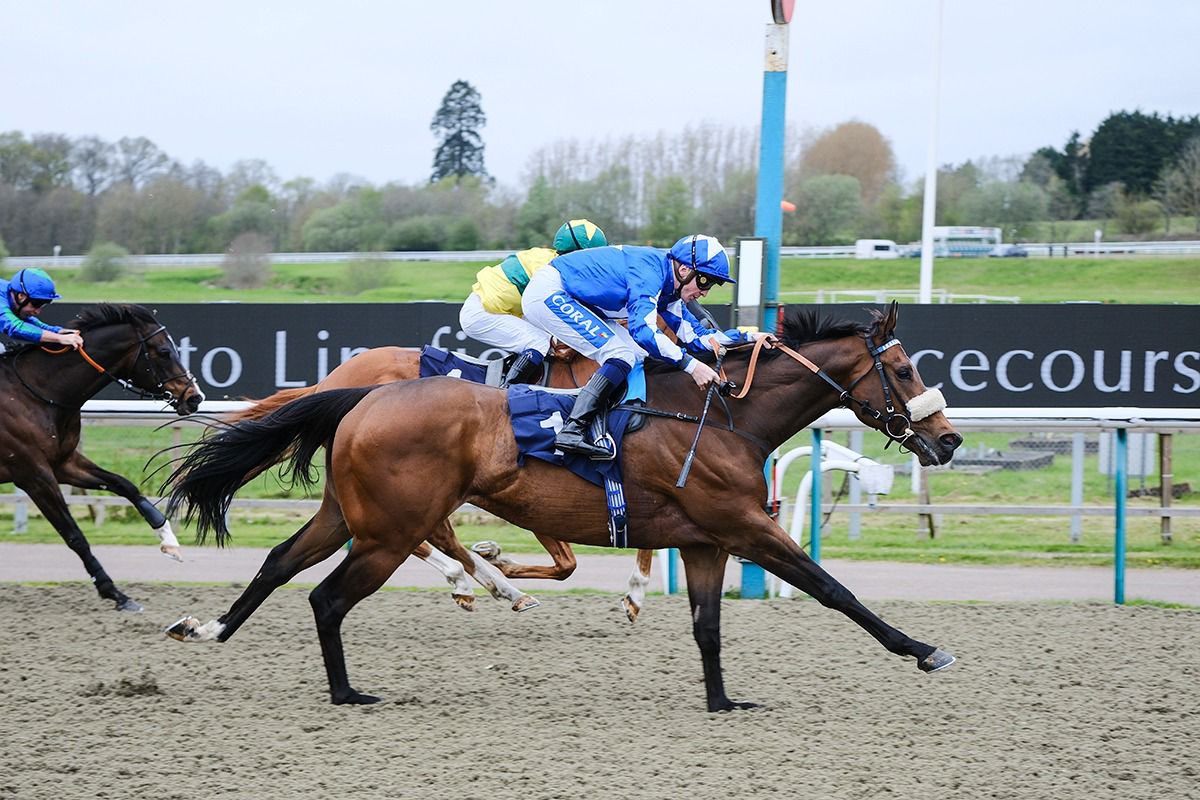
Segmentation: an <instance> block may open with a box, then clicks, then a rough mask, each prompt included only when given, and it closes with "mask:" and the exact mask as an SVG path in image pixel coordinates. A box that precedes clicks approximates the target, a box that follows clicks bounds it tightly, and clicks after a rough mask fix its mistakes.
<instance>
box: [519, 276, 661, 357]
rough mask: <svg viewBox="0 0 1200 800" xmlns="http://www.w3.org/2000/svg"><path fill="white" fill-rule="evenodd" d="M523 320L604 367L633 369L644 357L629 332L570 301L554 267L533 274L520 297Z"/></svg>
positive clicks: (581, 305)
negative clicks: (615, 363)
mask: <svg viewBox="0 0 1200 800" xmlns="http://www.w3.org/2000/svg"><path fill="white" fill-rule="evenodd" d="M521 310H523V311H524V312H525V319H526V320H528V321H529V322H530V323H532V324H534V325H536V326H537V327H539V328H541V329H542V330H544V331H547V332H548V333H549V334H550V335H552V336H553V337H554V338H556V339H558V340H559V341H560V342H566V343H567V344H568V345H570V346H571V347H572V348H574V349H575V350H576V351H578V352H579V353H580V354H581V355H584V356H587V357H588V358H590V359H592V360H593V361H598V362H599V363H601V364H603V363H604V362H605V361H608V360H609V359H611V358H615V359H618V360H620V361H624V362H625V363H626V364H628V365H629V366H630V367H632V366H633V365H634V364H635V363H636V362H637V361H639V360H640V358H641V357H642V356H643V355H644V351H643V350H642V348H641V347H639V346H638V344H637V342H635V341H634V340H633V337H632V336H630V335H629V331H627V330H626V329H625V328H623V327H621V326H620V325H617V324H615V323H613V322H611V321H610V320H606V319H604V318H602V317H601V316H600V315H598V314H597V313H596V312H595V311H592V310H591V309H590V308H588V307H587V306H585V305H583V304H582V303H580V302H579V301H578V300H576V299H575V298H574V297H572V296H571V295H570V294H569V293H568V292H567V291H566V290H565V289H563V286H562V277H561V276H560V275H559V274H558V270H556V269H555V268H554V267H543V268H542V269H540V270H538V271H537V272H535V273H534V275H533V279H532V280H530V281H529V285H528V286H526V287H525V293H524V294H523V295H522V297H521Z"/></svg>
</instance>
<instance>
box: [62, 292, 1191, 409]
mask: <svg viewBox="0 0 1200 800" xmlns="http://www.w3.org/2000/svg"><path fill="white" fill-rule="evenodd" d="M806 307H807V308H817V309H819V310H820V311H821V313H823V314H829V315H833V316H844V317H851V318H853V319H859V320H863V321H865V320H867V319H868V313H867V311H866V310H865V309H866V306H864V305H863V304H847V305H824V306H806ZM79 308H80V306H79V305H78V304H71V303H55V304H54V305H53V306H51V308H50V309H49V310H48V313H47V314H46V317H47V321H48V322H54V323H57V324H62V323H64V322H66V321H67V320H68V319H70V317H71V316H73V315H74V314H75V312H76V311H77V310H78V309H79ZM156 308H157V313H158V318H159V320H160V321H161V322H163V323H164V324H166V325H167V327H168V328H169V329H170V331H171V333H172V335H173V336H174V337H175V341H176V342H177V343H178V344H179V347H180V350H181V351H182V354H183V356H184V358H185V360H186V363H187V364H188V367H189V368H190V369H191V370H192V371H193V372H194V373H195V374H196V376H197V378H198V379H199V381H200V383H201V388H203V389H204V391H205V393H206V394H207V395H208V397H209V398H210V399H233V398H240V397H263V396H266V395H268V394H271V393H273V392H275V391H278V390H279V389H283V388H288V387H293V386H303V385H307V384H311V383H314V382H316V381H317V380H319V379H320V378H321V377H323V376H324V375H326V374H328V372H329V371H330V370H332V369H333V368H334V367H336V366H337V365H338V364H340V363H341V362H342V361H344V360H346V359H348V358H350V357H351V356H352V355H353V354H354V353H356V352H359V351H360V350H362V349H366V348H370V347H379V346H382V345H403V346H412V347H416V346H420V345H422V344H434V345H438V346H441V347H447V348H449V349H452V350H461V351H462V352H466V353H468V354H470V355H475V356H484V357H490V356H494V355H496V354H497V351H494V350H489V349H487V348H486V347H484V346H482V345H480V344H479V343H477V342H474V341H471V340H469V339H467V338H466V337H465V336H464V335H463V334H462V332H461V331H460V329H459V326H458V309H459V304H457V303H433V302H430V303H374V304H361V303H355V304H316V303H314V304H289V305H278V304H255V303H213V304H160V305H158V306H157V307H156ZM796 308H798V307H789V308H788V310H787V312H785V313H794V311H795V309H796ZM709 310H710V311H711V312H712V313H713V315H714V316H715V317H716V318H717V320H718V321H719V322H721V323H722V324H725V322H726V320H728V318H729V314H728V309H727V308H725V307H720V306H717V307H709ZM897 335H898V336H899V338H900V340H901V342H902V343H903V344H904V347H905V350H907V351H908V353H909V355H910V356H912V358H913V359H914V360H915V361H916V363H917V367H918V369H919V370H920V372H921V376H922V377H923V378H924V380H925V383H926V384H927V385H929V386H937V387H938V388H940V389H941V390H942V392H943V393H944V394H945V395H946V399H947V402H948V403H949V404H950V405H951V406H952V407H953V406H958V407H974V408H986V407H994V408H1005V407H1008V408H1015V407H1058V408H1069V407H1081V408H1082V407H1108V406H1140V407H1162V408H1194V407H1196V406H1197V405H1198V404H1200V352H1198V351H1200V306H1185V305H1179V306H1122V305H1092V304H1063V305H1000V304H990V305H931V306H916V305H903V306H901V307H900V322H899V326H898V328H897ZM103 396H104V397H121V396H122V395H121V394H120V392H119V390H113V389H110V390H106V392H105V393H104V395H103Z"/></svg>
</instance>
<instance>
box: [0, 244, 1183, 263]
mask: <svg viewBox="0 0 1200 800" xmlns="http://www.w3.org/2000/svg"><path fill="white" fill-rule="evenodd" d="M1021 246H1022V247H1024V248H1025V249H1026V250H1027V251H1028V252H1029V255H1031V256H1061V255H1063V254H1064V252H1065V253H1066V254H1067V255H1070V256H1097V255H1100V256H1103V255H1200V240H1196V241H1181V242H1101V243H1099V244H1097V243H1094V242H1034V243H1030V244H1025V243H1022V244H1021ZM1064 248H1065V251H1064ZM511 252H512V251H511V250H408V251H399V250H397V251H386V252H373V253H268V254H267V255H266V257H267V258H268V259H269V260H270V261H271V263H272V264H326V263H342V262H347V261H464V262H480V263H490V264H494V263H497V262H499V261H501V260H502V259H504V257H505V256H507V255H509V254H510V253H511ZM727 252H728V253H729V256H730V257H731V258H732V257H733V256H734V255H735V253H734V252H733V251H732V250H730V249H727ZM779 255H780V257H781V258H854V255H855V253H854V245H826V246H820V247H781V248H779ZM225 257H226V255H225V253H183V254H159V255H141V256H129V257H127V258H126V259H125V261H126V263H128V264H129V265H130V266H133V267H216V266H220V265H221V264H222V263H223V262H224V260H225ZM85 258H86V256H57V257H56V256H10V257H9V258H8V259H7V260H6V263H7V264H8V266H9V267H10V268H12V269H21V268H23V267H44V268H49V269H55V268H63V269H76V268H78V267H80V266H82V265H83V262H84V260H85Z"/></svg>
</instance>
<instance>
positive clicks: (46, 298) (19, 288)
mask: <svg viewBox="0 0 1200 800" xmlns="http://www.w3.org/2000/svg"><path fill="white" fill-rule="evenodd" d="M0 293H3V295H4V299H5V302H3V303H0V334H3V335H4V336H7V337H9V338H10V339H17V340H19V341H23V342H45V343H48V344H61V345H66V346H67V347H75V348H78V347H82V346H83V337H82V336H81V335H80V334H79V331H77V330H72V329H70V328H61V327H59V326H58V325H48V324H47V323H45V322H42V321H41V320H40V319H38V315H39V314H41V313H42V309H43V308H45V307H46V306H48V305H49V304H50V303H52V302H53V301H55V300H57V299H58V298H59V297H61V296H62V295H60V294H59V293H58V292H56V291H55V289H54V281H53V280H51V279H50V276H49V275H47V274H46V273H45V272H44V271H43V270H40V269H22V270H19V271H18V272H17V274H16V275H13V276H12V279H11V280H7V281H6V280H2V279H0Z"/></svg>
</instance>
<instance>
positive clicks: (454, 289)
mask: <svg viewBox="0 0 1200 800" xmlns="http://www.w3.org/2000/svg"><path fill="white" fill-rule="evenodd" d="M482 266H486V265H484V264H479V263H443V262H412V261H404V262H379V264H378V267H379V269H381V270H384V271H386V272H387V275H388V281H389V282H388V284H387V285H385V286H383V287H381V288H377V289H372V290H370V291H366V292H362V293H360V294H351V293H349V290H348V288H347V284H346V271H347V269H348V266H347V265H346V264H338V263H334V264H283V265H278V266H276V267H275V268H274V269H273V272H272V279H271V281H270V282H269V283H268V285H266V286H264V287H263V288H260V289H226V288H222V287H221V286H220V285H219V284H220V278H221V270H220V269H219V268H216V267H193V268H169V269H168V268H159V269H150V270H144V271H141V272H138V273H134V274H129V275H127V276H125V277H123V278H121V279H120V280H117V281H114V282H112V283H85V282H82V281H80V280H79V276H78V270H67V269H64V270H56V271H55V275H54V277H55V280H56V281H57V282H58V283H59V291H60V292H62V294H63V296H64V297H66V298H69V299H70V300H71V301H73V302H83V303H87V302H96V301H110V302H134V303H163V302H170V303H198V302H230V301H236V302H254V303H308V302H339V303H344V302H408V301H413V300H447V301H461V300H462V299H463V298H465V297H466V296H467V294H468V293H469V292H470V290H471V285H472V284H473V283H474V280H475V273H476V272H477V271H478V270H479V268H480V267H482ZM919 271H920V262H919V260H918V259H913V258H902V259H896V260H894V261H858V260H855V259H784V260H783V262H782V265H781V269H780V287H779V288H780V294H781V297H782V299H783V300H784V302H797V303H799V302H812V301H813V299H814V297H815V292H816V290H817V289H823V290H826V291H830V290H832V291H837V290H857V291H872V292H874V291H881V290H891V291H908V292H912V291H915V290H916V289H917V288H918V285H919V277H920V276H919ZM933 286H934V288H935V289H936V290H945V291H946V292H948V293H951V294H964V295H989V296H993V297H997V296H998V297H1018V298H1020V300H1021V302H1023V303H1057V302H1061V301H1066V300H1071V301H1095V302H1106V303H1108V302H1111V303H1126V304H1136V303H1200V258H1195V257H1185V256H1171V257H1157V258H1154V257H1118V256H1113V257H1106V258H1099V259H1095V258H1068V259H1062V258H976V259H947V258H943V259H938V260H937V261H936V262H935V263H934V272H933ZM731 296H732V293H731V290H730V289H729V288H723V289H718V290H716V291H713V292H712V293H711V294H710V296H709V299H708V301H707V302H710V303H713V304H723V303H728V302H729V301H730V299H731ZM850 299H853V298H850Z"/></svg>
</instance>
